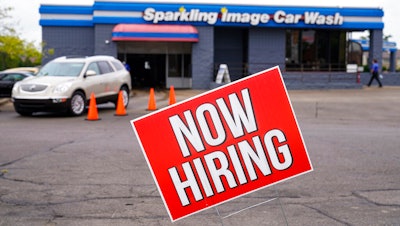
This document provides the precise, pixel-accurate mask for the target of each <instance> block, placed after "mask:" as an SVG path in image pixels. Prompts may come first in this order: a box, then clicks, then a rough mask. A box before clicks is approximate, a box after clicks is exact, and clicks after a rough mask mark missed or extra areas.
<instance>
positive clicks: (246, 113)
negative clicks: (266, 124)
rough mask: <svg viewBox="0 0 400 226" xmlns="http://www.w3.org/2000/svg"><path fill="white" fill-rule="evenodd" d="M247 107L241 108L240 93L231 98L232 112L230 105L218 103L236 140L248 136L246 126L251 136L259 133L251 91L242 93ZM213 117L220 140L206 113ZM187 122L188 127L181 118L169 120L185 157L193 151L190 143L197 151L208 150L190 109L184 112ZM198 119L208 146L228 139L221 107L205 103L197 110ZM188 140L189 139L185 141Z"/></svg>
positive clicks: (218, 101) (222, 102) (232, 95)
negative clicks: (215, 135) (214, 133)
mask: <svg viewBox="0 0 400 226" xmlns="http://www.w3.org/2000/svg"><path fill="white" fill-rule="evenodd" d="M242 96H243V102H244V108H243V106H242V105H241V103H240V101H239V99H238V96H237V95H236V94H230V95H229V102H230V106H231V112H230V111H229V110H228V106H227V105H226V103H225V101H224V100H223V99H222V98H219V99H217V100H216V102H217V105H218V107H219V109H220V111H221V113H222V116H223V117H224V119H225V121H226V123H227V124H228V127H229V129H230V131H231V133H232V135H233V137H234V138H238V137H240V136H243V135H244V134H245V132H244V129H243V126H244V127H245V128H246V130H247V132H248V133H251V132H254V131H256V130H257V125H256V121H255V116H254V112H253V106H252V103H251V100H250V94H249V90H248V89H244V90H242ZM206 112H207V113H208V114H209V115H210V118H211V121H212V123H213V125H214V127H215V129H216V130H217V137H216V138H213V137H212V132H211V131H210V128H209V127H208V125H209V124H210V123H208V121H207V119H206V117H205V113H206ZM184 116H185V120H186V123H187V125H186V124H185V123H184V122H183V121H182V119H181V118H180V117H179V116H178V115H174V116H172V117H170V118H169V121H170V124H171V126H172V129H173V131H174V133H175V137H176V139H177V141H178V144H179V147H180V150H181V151H182V155H183V157H188V156H190V151H189V147H188V143H187V141H188V142H189V143H190V144H191V145H192V146H193V148H194V149H195V150H196V151H197V152H201V151H204V150H205V148H204V144H203V142H202V140H201V136H200V133H199V130H198V128H197V127H196V123H195V122H194V118H193V115H192V113H191V112H190V111H189V110H188V111H185V112H184ZM196 117H197V120H198V123H199V125H200V129H201V132H202V134H203V137H204V138H205V141H206V142H207V144H209V145H211V146H218V145H220V144H222V143H223V142H224V140H225V137H226V132H225V130H224V128H223V127H222V122H221V119H220V117H219V114H218V111H217V108H216V107H215V106H214V105H212V104H203V105H201V106H199V107H198V108H197V109H196ZM185 138H187V139H185Z"/></svg>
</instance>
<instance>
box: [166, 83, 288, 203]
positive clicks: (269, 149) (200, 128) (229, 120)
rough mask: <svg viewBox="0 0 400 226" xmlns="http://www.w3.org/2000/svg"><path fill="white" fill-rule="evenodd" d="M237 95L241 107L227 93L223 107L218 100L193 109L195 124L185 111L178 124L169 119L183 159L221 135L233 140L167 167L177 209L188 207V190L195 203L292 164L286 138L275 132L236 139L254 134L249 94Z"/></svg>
mask: <svg viewBox="0 0 400 226" xmlns="http://www.w3.org/2000/svg"><path fill="white" fill-rule="evenodd" d="M240 93H241V97H242V98H241V99H242V103H243V104H242V103H241V101H240V100H239V97H238V95H237V94H236V93H232V94H230V95H228V99H229V104H227V103H226V102H225V100H224V99H223V98H219V99H217V100H216V103H215V104H212V103H205V104H202V105H200V106H199V107H198V108H197V109H196V111H195V112H196V114H195V116H196V121H195V118H194V117H193V115H192V113H191V112H190V111H185V112H184V117H185V120H184V121H183V120H182V119H181V118H180V117H179V116H178V115H174V116H172V117H170V118H169V121H170V125H171V127H172V130H173V132H174V133H175V137H176V139H177V142H178V144H179V147H180V149H181V152H182V155H183V156H184V157H189V156H191V151H190V149H194V150H195V151H196V152H202V151H204V150H205V145H204V144H205V143H206V144H208V145H209V146H213V147H215V146H218V145H221V144H223V143H224V142H225V140H226V138H227V131H230V133H231V135H232V137H234V139H237V140H238V141H237V142H233V144H229V145H228V146H227V147H226V150H225V151H224V150H213V151H210V152H209V153H207V154H205V155H204V156H202V157H198V158H195V159H193V160H192V161H187V162H184V163H183V164H182V165H180V166H173V167H171V168H169V169H168V172H169V175H170V177H171V179H172V182H173V184H174V187H175V190H176V193H177V194H178V196H179V199H180V201H181V204H182V206H187V205H189V204H190V200H189V195H188V193H189V192H191V193H192V194H193V197H194V199H195V201H200V200H202V199H204V196H205V197H210V196H213V195H214V194H215V193H222V192H224V191H226V190H227V189H233V188H236V187H238V186H239V185H244V184H246V183H248V181H249V180H250V181H255V180H257V179H259V178H258V174H257V171H259V172H260V173H261V174H262V175H263V176H268V175H270V174H272V170H271V169H272V168H273V169H275V170H286V169H288V168H289V167H290V166H291V165H292V163H293V158H292V154H291V151H290V148H289V146H288V144H287V140H286V136H285V134H284V133H283V132H282V131H281V130H279V129H272V130H269V131H266V132H265V133H264V132H263V131H261V132H260V134H264V135H263V136H260V135H255V136H253V137H252V138H251V139H250V140H243V138H242V139H241V140H240V138H241V137H243V136H244V135H246V134H250V133H253V132H257V131H258V128H257V121H256V117H255V114H254V111H253V105H252V102H251V98H250V93H249V90H248V89H243V90H241V92H240ZM224 122H225V123H224ZM211 127H212V128H211ZM225 127H227V128H225ZM189 144H190V146H191V148H189ZM179 172H181V174H180V173H179ZM208 175H210V176H208ZM225 186H227V187H225Z"/></svg>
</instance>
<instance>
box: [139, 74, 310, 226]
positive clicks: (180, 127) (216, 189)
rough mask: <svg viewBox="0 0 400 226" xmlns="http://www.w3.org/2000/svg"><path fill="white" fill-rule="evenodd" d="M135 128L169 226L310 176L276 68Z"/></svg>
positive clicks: (156, 115)
mask: <svg viewBox="0 0 400 226" xmlns="http://www.w3.org/2000/svg"><path fill="white" fill-rule="evenodd" d="M132 124H133V129H134V131H135V133H136V135H137V137H138V139H139V143H140V145H141V148H142V150H143V153H144V155H145V158H146V160H147V163H148V164H149V167H150V170H151V171H152V174H153V177H154V180H155V182H156V184H157V186H158V189H159V191H160V193H161V196H162V198H163V201H164V203H165V205H166V207H167V210H168V212H169V215H170V217H171V219H172V221H175V220H178V219H180V218H183V217H186V216H188V215H190V214H193V213H196V212H199V211H201V210H204V209H207V208H210V207H213V206H215V205H217V204H220V203H222V202H226V201H228V200H231V199H233V198H236V197H239V196H242V195H245V194H248V193H250V192H252V191H255V190H258V189H261V188H264V187H266V186H269V185H272V184H275V183H277V182H280V181H283V180H287V179H289V178H292V177H295V176H297V175H300V174H303V173H306V172H309V171H312V166H311V162H310V160H309V157H308V153H307V150H306V148H305V145H304V141H303V138H302V135H301V132H300V130H299V128H298V125H297V121H296V118H295V116H294V113H293V109H292V106H291V103H290V101H289V98H288V95H287V91H286V88H285V86H284V83H283V80H282V76H281V73H280V71H279V68H278V67H275V68H272V69H270V70H266V71H263V72H260V73H258V74H254V75H252V76H249V77H246V78H244V79H241V80H238V81H236V82H232V83H229V84H228V85H226V86H223V87H220V88H218V89H215V90H212V91H209V92H206V93H204V94H202V95H199V96H197V97H194V98H191V99H189V100H187V101H184V102H181V103H179V104H176V105H172V106H170V107H167V108H165V109H162V110H160V111H157V112H154V113H152V114H149V115H146V116H144V117H141V118H138V119H136V120H132Z"/></svg>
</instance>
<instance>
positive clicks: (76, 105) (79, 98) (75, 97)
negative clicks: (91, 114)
mask: <svg viewBox="0 0 400 226" xmlns="http://www.w3.org/2000/svg"><path fill="white" fill-rule="evenodd" d="M85 109H86V98H85V95H84V94H83V93H82V92H80V91H77V92H75V93H74V94H72V97H71V102H70V105H69V109H68V111H69V113H70V114H71V115H73V116H79V115H82V114H83V112H84V111H85Z"/></svg>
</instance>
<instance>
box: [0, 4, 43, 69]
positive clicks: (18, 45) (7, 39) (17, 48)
mask: <svg viewBox="0 0 400 226" xmlns="http://www.w3.org/2000/svg"><path fill="white" fill-rule="evenodd" d="M1 3H2V0H0V4H1ZM1 5H4V4H1ZM12 10H13V8H12V7H1V6H0V62H1V63H0V70H4V69H7V68H12V67H24V66H35V65H39V64H40V62H41V59H42V54H41V53H40V51H39V50H38V49H37V48H36V47H35V45H34V44H33V42H27V41H25V40H22V39H21V38H19V37H18V34H17V33H16V31H15V29H14V27H16V25H14V23H13V21H12V17H11V16H10V12H11V11H12Z"/></svg>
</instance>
